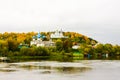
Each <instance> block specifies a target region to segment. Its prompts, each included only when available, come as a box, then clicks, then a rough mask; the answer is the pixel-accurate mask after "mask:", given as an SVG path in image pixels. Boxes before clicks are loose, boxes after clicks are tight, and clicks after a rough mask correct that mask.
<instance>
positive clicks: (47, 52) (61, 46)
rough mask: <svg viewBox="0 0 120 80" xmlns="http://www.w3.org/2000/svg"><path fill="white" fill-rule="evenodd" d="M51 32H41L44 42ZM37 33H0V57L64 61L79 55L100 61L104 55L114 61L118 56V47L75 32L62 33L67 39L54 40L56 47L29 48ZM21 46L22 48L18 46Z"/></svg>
mask: <svg viewBox="0 0 120 80" xmlns="http://www.w3.org/2000/svg"><path fill="white" fill-rule="evenodd" d="M51 33H53V32H41V34H42V35H45V36H46V37H45V38H44V41H48V40H49V39H50V34H51ZM36 34H37V32H28V33H15V32H10V33H8V32H5V33H0V56H5V57H10V58H13V57H14V58H20V57H22V58H23V57H24V58H25V57H27V58H42V59H47V58H53V57H55V58H56V59H59V58H60V59H62V58H63V57H64V58H65V59H67V58H70V59H71V58H73V56H74V55H76V54H77V53H79V54H80V55H79V56H83V58H85V57H90V58H91V59H97V58H98V59H102V58H103V57H105V55H106V54H108V56H109V57H110V58H114V59H116V57H119V56H120V46H119V45H112V44H109V43H106V44H101V43H99V42H97V41H96V40H94V39H92V38H90V37H87V36H85V35H82V34H79V33H76V32H64V33H63V34H64V36H68V38H67V39H55V40H54V42H55V43H56V44H55V46H56V47H36V46H30V41H31V40H32V37H33V36H34V35H36ZM20 44H22V46H20ZM74 45H79V46H80V47H79V48H78V49H73V48H72V46H74ZM74 53H76V54H74Z"/></svg>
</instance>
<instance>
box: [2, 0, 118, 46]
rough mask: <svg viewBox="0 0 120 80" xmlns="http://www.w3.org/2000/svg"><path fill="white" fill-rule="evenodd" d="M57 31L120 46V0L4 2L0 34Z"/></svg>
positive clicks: (4, 0)
mask: <svg viewBox="0 0 120 80" xmlns="http://www.w3.org/2000/svg"><path fill="white" fill-rule="evenodd" d="M56 29H62V30H63V31H65V32H67V31H72V32H78V33H80V34H83V35H86V36H88V37H91V38H93V39H95V40H97V41H99V42H100V43H111V44H120V0H0V32H2V33H3V32H31V31H35V32H39V31H54V30H56Z"/></svg>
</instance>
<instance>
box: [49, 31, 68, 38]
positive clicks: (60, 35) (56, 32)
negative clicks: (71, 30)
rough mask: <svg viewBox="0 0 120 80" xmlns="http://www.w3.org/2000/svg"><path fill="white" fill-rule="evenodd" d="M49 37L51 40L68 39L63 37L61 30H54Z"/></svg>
mask: <svg viewBox="0 0 120 80" xmlns="http://www.w3.org/2000/svg"><path fill="white" fill-rule="evenodd" d="M50 37H51V38H52V39H53V38H68V37H66V36H64V35H63V31H62V30H60V31H58V30H56V31H55V32H53V33H52V34H51V36H50Z"/></svg>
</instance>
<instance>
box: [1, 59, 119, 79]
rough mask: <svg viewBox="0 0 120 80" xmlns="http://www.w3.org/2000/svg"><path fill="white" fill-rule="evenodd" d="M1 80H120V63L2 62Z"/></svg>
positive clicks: (89, 61)
mask: <svg viewBox="0 0 120 80" xmlns="http://www.w3.org/2000/svg"><path fill="white" fill-rule="evenodd" d="M0 80H120V61H119V60H81V61H74V62H57V61H30V62H18V63H5V62H1V63H0Z"/></svg>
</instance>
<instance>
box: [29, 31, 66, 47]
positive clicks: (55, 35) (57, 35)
mask: <svg viewBox="0 0 120 80" xmlns="http://www.w3.org/2000/svg"><path fill="white" fill-rule="evenodd" d="M45 37H46V36H44V35H41V34H40V33H38V34H37V35H36V36H33V37H32V38H33V40H32V41H31V42H30V46H32V45H35V46H37V47H39V46H43V47H50V46H55V42H53V41H52V39H61V38H67V37H66V36H64V35H63V31H62V30H60V31H59V30H56V31H54V32H52V33H51V35H50V40H49V41H43V39H44V38H45Z"/></svg>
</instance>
